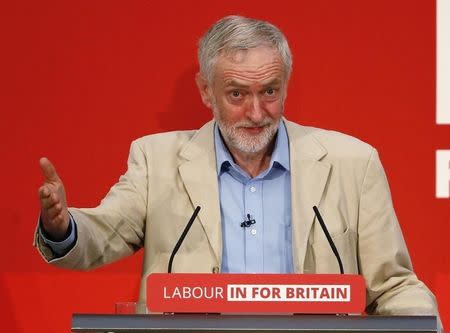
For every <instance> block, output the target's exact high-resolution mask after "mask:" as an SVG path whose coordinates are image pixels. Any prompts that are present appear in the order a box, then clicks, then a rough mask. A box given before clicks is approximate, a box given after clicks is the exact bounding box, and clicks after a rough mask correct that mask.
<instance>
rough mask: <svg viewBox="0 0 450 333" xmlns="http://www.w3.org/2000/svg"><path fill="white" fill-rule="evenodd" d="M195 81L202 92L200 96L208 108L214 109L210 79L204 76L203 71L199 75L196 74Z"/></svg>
mask: <svg viewBox="0 0 450 333" xmlns="http://www.w3.org/2000/svg"><path fill="white" fill-rule="evenodd" d="M195 83H197V88H198V91H199V92H200V96H201V97H202V102H203V104H205V106H206V107H207V108H210V109H212V105H213V103H212V101H213V96H212V91H211V88H210V87H209V84H208V81H207V80H206V79H205V78H204V77H203V75H202V74H201V73H197V75H195Z"/></svg>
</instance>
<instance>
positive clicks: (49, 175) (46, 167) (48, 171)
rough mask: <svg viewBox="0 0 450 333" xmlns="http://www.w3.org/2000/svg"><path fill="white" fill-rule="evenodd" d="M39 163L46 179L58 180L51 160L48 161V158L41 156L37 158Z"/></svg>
mask: <svg viewBox="0 0 450 333" xmlns="http://www.w3.org/2000/svg"><path fill="white" fill-rule="evenodd" d="M39 164H40V166H41V170H42V173H43V174H44V177H45V180H46V181H50V182H52V181H60V179H59V177H58V174H57V173H56V169H55V167H54V166H53V164H52V162H50V161H49V159H48V158H46V157H42V158H41V159H40V160H39Z"/></svg>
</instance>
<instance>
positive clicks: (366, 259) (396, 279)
mask: <svg viewBox="0 0 450 333" xmlns="http://www.w3.org/2000/svg"><path fill="white" fill-rule="evenodd" d="M358 236H359V237H358V250H359V251H358V253H359V258H358V260H359V267H360V271H361V273H362V275H363V276H364V279H365V281H366V290H367V304H368V308H367V311H368V312H369V313H373V314H383V315H437V314H438V311H437V305H436V301H435V298H434V296H433V294H432V293H431V292H430V290H429V289H428V288H427V287H426V286H425V285H424V283H423V282H421V281H420V280H418V278H417V277H416V275H415V274H414V272H413V268H412V264H411V260H410V257H409V254H408V250H407V248H406V244H405V241H404V239H403V235H402V232H401V229H400V226H399V223H398V221H397V217H396V215H395V212H394V208H393V204H392V200H391V194H390V190H389V185H388V183H387V179H386V175H385V173H384V170H383V167H382V165H381V162H380V160H379V157H378V154H377V152H376V150H375V149H374V150H373V151H372V154H371V156H370V159H369V162H368V165H367V170H366V174H365V177H364V181H363V185H362V188H361V195H360V206H359V221H358Z"/></svg>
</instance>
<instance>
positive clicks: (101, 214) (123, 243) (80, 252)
mask: <svg viewBox="0 0 450 333" xmlns="http://www.w3.org/2000/svg"><path fill="white" fill-rule="evenodd" d="M148 172H149V171H148V168H147V156H146V154H145V153H144V150H143V148H142V147H141V145H140V144H139V141H135V142H133V143H132V145H131V149H130V154H129V158H128V170H127V172H126V173H125V174H124V175H122V176H121V177H120V179H119V181H118V183H116V184H115V185H114V186H113V187H112V188H111V190H110V191H109V193H108V194H107V195H106V197H105V198H104V199H103V200H102V201H101V203H100V205H99V206H98V207H95V208H70V209H69V211H70V213H71V214H72V216H73V218H74V221H75V223H76V229H77V240H76V243H75V245H74V246H73V248H72V249H71V250H70V251H69V252H68V253H67V254H66V255H64V256H62V257H59V258H58V257H56V256H55V255H54V254H53V252H52V250H51V249H50V248H49V247H48V246H47V245H46V243H45V242H44V240H43V239H42V237H41V235H39V232H36V233H35V240H34V246H36V247H37V248H38V250H39V252H40V253H41V255H42V256H43V257H44V259H45V260H46V261H48V262H50V263H51V264H54V265H56V266H59V267H63V268H69V269H77V270H85V269H91V268H95V267H97V266H100V265H103V264H106V263H110V262H112V261H115V260H118V259H120V258H122V257H124V256H127V255H130V254H132V253H134V252H135V251H137V250H138V249H139V248H140V247H142V246H143V243H144V228H145V219H146V215H147V214H146V212H147V192H148Z"/></svg>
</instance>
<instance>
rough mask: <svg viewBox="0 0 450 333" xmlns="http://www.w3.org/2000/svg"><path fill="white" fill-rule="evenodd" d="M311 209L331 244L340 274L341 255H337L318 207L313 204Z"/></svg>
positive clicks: (341, 268)
mask: <svg viewBox="0 0 450 333" xmlns="http://www.w3.org/2000/svg"><path fill="white" fill-rule="evenodd" d="M313 210H314V213H315V214H316V217H317V220H318V221H319V223H320V226H321V227H322V230H323V232H324V233H325V236H326V237H327V240H328V243H329V244H330V246H331V250H333V253H334V255H335V256H336V259H337V261H338V264H339V270H340V271H341V274H344V266H342V261H341V257H340V256H339V252H338V250H337V248H336V245H334V242H333V240H332V239H331V236H330V233H329V232H328V229H327V227H326V226H325V222H324V221H323V219H322V216H321V215H320V213H319V209H318V208H317V207H316V206H313Z"/></svg>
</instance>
